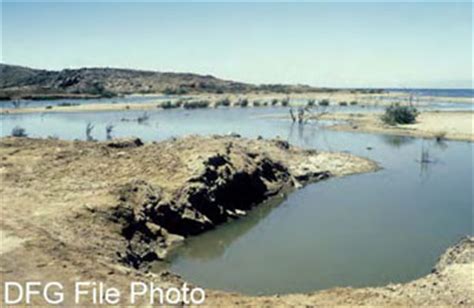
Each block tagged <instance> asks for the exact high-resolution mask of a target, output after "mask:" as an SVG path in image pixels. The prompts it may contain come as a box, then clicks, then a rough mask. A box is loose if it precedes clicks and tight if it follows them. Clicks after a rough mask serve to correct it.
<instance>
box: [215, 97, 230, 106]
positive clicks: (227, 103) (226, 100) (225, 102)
mask: <svg viewBox="0 0 474 308" xmlns="http://www.w3.org/2000/svg"><path fill="white" fill-rule="evenodd" d="M220 106H223V107H229V106H230V99H229V98H228V97H225V98H223V99H220V100H218V101H217V102H216V107H220Z"/></svg>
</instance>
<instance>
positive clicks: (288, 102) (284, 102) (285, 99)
mask: <svg viewBox="0 0 474 308" xmlns="http://www.w3.org/2000/svg"><path fill="white" fill-rule="evenodd" d="M289 104H290V99H289V98H288V97H286V98H284V99H282V100H281V105H282V106H283V107H286V106H288V105H289Z"/></svg>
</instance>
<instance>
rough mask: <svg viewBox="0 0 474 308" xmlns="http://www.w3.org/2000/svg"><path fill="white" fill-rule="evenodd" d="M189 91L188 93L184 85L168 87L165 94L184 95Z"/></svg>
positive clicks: (164, 91)
mask: <svg viewBox="0 0 474 308" xmlns="http://www.w3.org/2000/svg"><path fill="white" fill-rule="evenodd" d="M187 93H188V90H186V89H185V88H182V87H177V88H171V87H167V88H166V89H164V90H163V94H165V95H183V94H187Z"/></svg>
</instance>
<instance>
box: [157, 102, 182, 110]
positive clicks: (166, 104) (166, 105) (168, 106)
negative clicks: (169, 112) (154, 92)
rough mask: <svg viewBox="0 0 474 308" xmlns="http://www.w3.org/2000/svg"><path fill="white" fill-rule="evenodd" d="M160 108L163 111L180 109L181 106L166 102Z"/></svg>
mask: <svg viewBox="0 0 474 308" xmlns="http://www.w3.org/2000/svg"><path fill="white" fill-rule="evenodd" d="M159 107H161V108H163V109H172V108H178V107H179V106H178V104H177V103H175V104H173V103H172V102H171V101H166V102H164V103H162V104H161V105H160V106H159Z"/></svg>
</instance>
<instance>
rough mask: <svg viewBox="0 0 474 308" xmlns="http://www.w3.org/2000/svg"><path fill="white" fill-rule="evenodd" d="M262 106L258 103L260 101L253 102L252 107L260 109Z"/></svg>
mask: <svg viewBox="0 0 474 308" xmlns="http://www.w3.org/2000/svg"><path fill="white" fill-rule="evenodd" d="M261 105H262V104H261V103H260V101H253V106H254V107H260V106H261Z"/></svg>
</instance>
